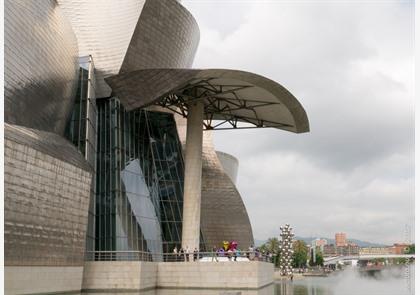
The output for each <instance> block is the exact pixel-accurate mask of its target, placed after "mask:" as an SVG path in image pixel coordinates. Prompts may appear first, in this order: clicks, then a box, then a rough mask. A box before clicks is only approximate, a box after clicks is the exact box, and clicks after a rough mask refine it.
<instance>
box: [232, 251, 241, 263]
mask: <svg viewBox="0 0 420 295" xmlns="http://www.w3.org/2000/svg"><path fill="white" fill-rule="evenodd" d="M240 255H241V254H240V252H239V249H235V250H233V261H236V258H238V256H240Z"/></svg>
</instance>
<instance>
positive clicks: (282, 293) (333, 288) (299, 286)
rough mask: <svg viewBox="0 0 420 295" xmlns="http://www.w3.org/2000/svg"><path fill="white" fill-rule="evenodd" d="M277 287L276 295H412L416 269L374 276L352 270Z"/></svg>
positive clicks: (397, 269)
mask: <svg viewBox="0 0 420 295" xmlns="http://www.w3.org/2000/svg"><path fill="white" fill-rule="evenodd" d="M274 287H275V288H274V289H275V290H274V293H273V294H274V295H359V294H360V295H412V294H414V265H410V266H403V267H399V268H389V269H384V270H382V271H380V272H377V273H373V274H367V273H360V272H359V271H358V270H357V268H348V269H345V270H344V271H340V272H336V273H334V274H333V275H330V276H329V277H305V278H303V279H298V280H296V279H295V280H294V281H293V282H281V283H277V284H275V286H274Z"/></svg>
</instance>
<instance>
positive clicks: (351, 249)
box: [337, 243, 360, 256]
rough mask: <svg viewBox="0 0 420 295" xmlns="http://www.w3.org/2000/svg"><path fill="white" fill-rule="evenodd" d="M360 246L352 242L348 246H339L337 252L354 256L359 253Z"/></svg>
mask: <svg viewBox="0 0 420 295" xmlns="http://www.w3.org/2000/svg"><path fill="white" fill-rule="evenodd" d="M359 249H360V247H359V246H358V245H357V244H354V243H350V244H347V245H346V246H339V247H337V254H338V255H339V256H354V255H359Z"/></svg>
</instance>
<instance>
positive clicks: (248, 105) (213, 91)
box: [156, 78, 293, 130]
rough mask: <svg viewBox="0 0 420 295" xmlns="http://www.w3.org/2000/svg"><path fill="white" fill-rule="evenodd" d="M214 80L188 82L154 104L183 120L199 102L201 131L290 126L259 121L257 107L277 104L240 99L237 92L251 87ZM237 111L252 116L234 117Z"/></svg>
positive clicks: (276, 103) (275, 103) (236, 115)
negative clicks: (201, 121)
mask: <svg viewBox="0 0 420 295" xmlns="http://www.w3.org/2000/svg"><path fill="white" fill-rule="evenodd" d="M216 79H218V78H207V79H202V80H198V81H194V82H190V83H188V84H187V85H185V86H183V87H181V88H179V89H177V90H175V91H174V92H173V93H171V94H169V95H167V96H166V97H164V98H163V99H161V100H160V101H159V102H157V103H156V104H157V105H159V106H161V107H164V108H167V109H170V110H171V111H173V112H175V113H178V114H180V115H182V116H183V117H185V118H186V117H187V115H188V105H189V104H191V103H194V102H195V101H202V102H203V103H204V121H203V129H204V130H226V129H249V128H280V127H293V126H292V125H289V124H285V123H281V122H272V121H267V120H263V119H260V118H259V116H258V113H257V111H256V109H257V108H260V107H266V106H270V105H278V104H280V103H279V102H269V101H264V100H257V99H254V100H250V99H243V98H241V96H240V93H238V91H241V90H243V89H246V88H250V87H254V86H252V85H240V84H235V85H225V84H223V85H221V84H217V83H214V80H216ZM226 95H229V96H226ZM240 110H248V111H251V112H252V113H253V114H254V116H253V117H250V116H245V115H239V114H237V113H236V112H237V111H240ZM215 117H217V119H215ZM215 121H217V122H215ZM238 122H245V123H249V124H252V125H253V126H247V127H244V126H238Z"/></svg>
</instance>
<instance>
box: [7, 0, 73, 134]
mask: <svg viewBox="0 0 420 295" xmlns="http://www.w3.org/2000/svg"><path fill="white" fill-rule="evenodd" d="M4 17H5V18H4V65H5V68H4V91H5V92H4V97H5V102H4V107H5V109H4V115H5V122H8V123H11V124H16V125H22V126H27V127H30V128H36V129H40V130H45V131H51V132H55V133H58V134H63V133H64V129H65V125H66V123H67V120H68V118H69V115H70V112H71V110H72V108H73V101H74V95H75V91H76V88H77V75H78V69H79V66H78V60H77V57H78V48H77V40H76V36H75V35H74V33H73V30H72V28H71V25H70V23H69V22H68V21H67V19H66V18H65V17H64V15H63V14H62V13H61V11H60V8H59V7H58V5H57V3H56V1H53V0H42V1H28V0H6V1H5V3H4Z"/></svg>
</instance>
